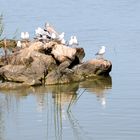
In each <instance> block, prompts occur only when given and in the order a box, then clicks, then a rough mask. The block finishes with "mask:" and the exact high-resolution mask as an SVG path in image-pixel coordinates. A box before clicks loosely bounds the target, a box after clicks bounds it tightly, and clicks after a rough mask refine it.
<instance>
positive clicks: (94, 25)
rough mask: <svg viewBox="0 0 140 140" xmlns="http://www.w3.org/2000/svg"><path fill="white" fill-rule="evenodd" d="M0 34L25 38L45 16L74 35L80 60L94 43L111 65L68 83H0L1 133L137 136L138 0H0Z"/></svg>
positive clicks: (50, 137)
mask: <svg viewBox="0 0 140 140" xmlns="http://www.w3.org/2000/svg"><path fill="white" fill-rule="evenodd" d="M0 13H3V14H4V22H5V32H4V36H7V37H8V38H11V37H13V36H14V33H15V31H16V30H17V33H16V35H17V39H18V38H19V35H20V32H21V31H29V33H30V35H31V38H32V37H33V36H34V30H35V28H37V27H38V26H44V23H45V22H46V21H49V22H50V23H52V24H53V25H54V26H55V27H56V29H57V30H58V31H59V32H62V31H65V32H66V39H69V38H70V35H72V34H75V35H77V37H78V40H79V42H80V46H81V47H83V48H84V49H85V52H86V56H85V58H84V61H86V60H88V59H92V58H94V57H95V56H94V54H95V53H96V51H97V50H98V49H99V47H100V46H101V45H105V46H106V47H107V51H106V55H105V57H106V58H107V59H109V60H111V61H112V63H113V69H112V72H111V73H110V77H108V78H107V79H105V78H100V79H94V80H92V79H89V80H87V81H85V82H81V83H74V84H70V85H57V86H48V87H36V88H34V87H31V88H28V89H25V88H23V89H17V90H8V91H3V90H1V89H0V140H19V139H20V140H39V139H40V140H132V139H134V140H139V139H140V63H139V56H140V14H139V13H140V1H139V0H117V1H115V0H114V1H113V0H106V1H105V0H86V1H84V0H76V1H75V0H71V1H64V0H59V1H57V0H51V1H47V0H46V1H45V0H40V1H33V0H18V1H17V0H11V1H10V0H0Z"/></svg>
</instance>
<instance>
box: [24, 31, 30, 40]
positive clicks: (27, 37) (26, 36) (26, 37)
mask: <svg viewBox="0 0 140 140" xmlns="http://www.w3.org/2000/svg"><path fill="white" fill-rule="evenodd" d="M24 35H25V36H24V37H25V39H27V40H28V39H29V37H30V35H29V33H28V32H25V34H24Z"/></svg>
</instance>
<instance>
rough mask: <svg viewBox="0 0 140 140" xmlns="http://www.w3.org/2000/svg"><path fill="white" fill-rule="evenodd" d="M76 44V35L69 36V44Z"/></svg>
mask: <svg viewBox="0 0 140 140" xmlns="http://www.w3.org/2000/svg"><path fill="white" fill-rule="evenodd" d="M72 45H78V40H77V37H76V36H71V37H70V40H69V46H72Z"/></svg>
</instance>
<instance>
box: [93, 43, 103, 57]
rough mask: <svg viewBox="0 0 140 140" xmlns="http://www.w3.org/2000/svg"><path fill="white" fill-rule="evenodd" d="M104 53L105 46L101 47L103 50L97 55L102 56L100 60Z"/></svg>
mask: <svg viewBox="0 0 140 140" xmlns="http://www.w3.org/2000/svg"><path fill="white" fill-rule="evenodd" d="M104 53H105V46H101V49H100V50H99V51H98V52H97V53H96V54H95V55H98V56H100V58H102V57H103V55H104Z"/></svg>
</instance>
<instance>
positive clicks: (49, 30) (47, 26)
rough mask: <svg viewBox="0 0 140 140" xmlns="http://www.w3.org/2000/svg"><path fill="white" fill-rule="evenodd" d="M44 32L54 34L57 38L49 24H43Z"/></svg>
mask: <svg viewBox="0 0 140 140" xmlns="http://www.w3.org/2000/svg"><path fill="white" fill-rule="evenodd" d="M44 31H47V32H49V34H52V33H54V34H55V35H56V36H58V33H57V32H56V30H55V29H54V28H53V27H52V26H51V25H50V24H49V23H45V29H44Z"/></svg>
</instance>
